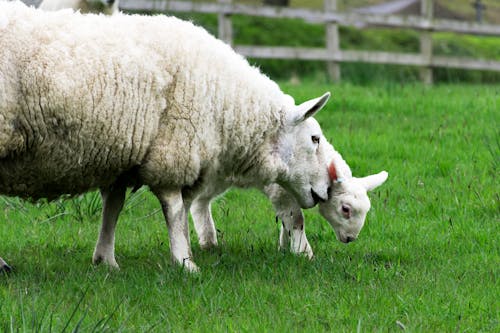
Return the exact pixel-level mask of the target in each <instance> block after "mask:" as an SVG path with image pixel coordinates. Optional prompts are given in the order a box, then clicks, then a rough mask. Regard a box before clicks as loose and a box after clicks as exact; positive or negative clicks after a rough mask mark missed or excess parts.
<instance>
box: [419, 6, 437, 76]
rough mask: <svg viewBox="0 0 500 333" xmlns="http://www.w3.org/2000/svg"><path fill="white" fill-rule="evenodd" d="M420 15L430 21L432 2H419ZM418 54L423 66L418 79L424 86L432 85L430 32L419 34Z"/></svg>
mask: <svg viewBox="0 0 500 333" xmlns="http://www.w3.org/2000/svg"><path fill="white" fill-rule="evenodd" d="M420 13H421V15H422V17H424V18H426V19H428V20H430V21H431V20H432V18H433V16H434V8H433V3H432V0H420ZM420 54H421V55H422V58H423V59H424V62H425V65H424V66H423V67H421V68H420V79H421V80H422V82H423V83H424V84H428V85H429V84H432V80H433V78H432V67H431V61H432V34H431V32H430V30H426V31H422V32H420Z"/></svg>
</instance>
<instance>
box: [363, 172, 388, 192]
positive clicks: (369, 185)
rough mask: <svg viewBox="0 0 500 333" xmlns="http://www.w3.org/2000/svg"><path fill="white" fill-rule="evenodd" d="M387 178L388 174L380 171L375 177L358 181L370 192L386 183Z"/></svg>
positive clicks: (367, 177)
mask: <svg viewBox="0 0 500 333" xmlns="http://www.w3.org/2000/svg"><path fill="white" fill-rule="evenodd" d="M388 176H389V174H388V173H387V171H382V172H380V173H377V174H375V175H371V176H366V177H363V178H359V179H358V180H359V181H360V183H361V185H363V187H364V188H366V190H367V191H371V190H373V189H375V188H377V187H379V186H380V185H382V184H383V183H384V182H385V181H386V179H387V177H388Z"/></svg>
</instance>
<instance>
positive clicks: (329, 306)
mask: <svg viewBox="0 0 500 333" xmlns="http://www.w3.org/2000/svg"><path fill="white" fill-rule="evenodd" d="M282 87H283V88H284V90H285V91H286V92H288V93H290V94H291V95H293V96H295V97H296V99H297V100H299V101H302V100H306V99H308V98H310V97H314V96H317V95H320V94H321V93H323V92H324V91H326V90H330V91H332V99H331V101H330V102H329V103H328V104H327V107H326V109H325V110H323V111H322V112H320V113H319V115H318V117H317V118H318V120H319V122H320V123H321V125H322V127H323V129H324V132H325V136H326V137H327V138H328V139H329V140H330V141H331V142H333V144H334V146H335V147H336V148H337V150H339V151H340V152H341V153H342V155H343V156H344V158H345V159H346V160H347V161H348V163H349V164H350V166H351V168H352V170H353V173H354V174H355V175H358V176H364V175H367V174H370V173H375V172H379V171H381V170H387V171H388V172H389V179H388V180H387V182H386V183H385V184H384V185H383V186H381V187H380V188H378V189H377V190H375V191H374V192H373V193H371V195H370V197H371V200H372V210H371V211H370V212H369V214H368V218H367V224H366V225H365V228H364V229H363V230H362V232H361V234H360V237H359V238H358V240H357V241H356V242H353V243H350V244H348V245H345V244H341V243H340V242H338V241H336V239H335V235H334V233H333V230H331V227H330V226H329V225H328V223H327V222H326V221H325V220H323V219H322V218H321V216H320V215H319V213H318V212H317V210H316V209H311V210H309V211H307V212H306V228H307V233H308V238H309V242H310V244H311V246H312V248H313V250H314V252H315V259H314V260H313V261H309V260H307V259H305V258H303V257H298V256H295V255H292V254H289V253H287V252H280V251H278V250H277V241H278V233H279V224H278V223H276V222H275V218H274V213H273V210H272V207H271V205H270V203H269V202H268V201H267V199H266V198H265V197H264V196H263V195H262V194H260V193H259V192H257V191H255V190H250V191H243V190H233V191H230V192H229V193H227V194H226V195H225V196H224V197H222V198H219V199H217V201H216V202H215V203H214V205H213V212H214V217H215V219H216V224H217V228H218V230H219V242H220V247H219V248H218V249H216V250H212V251H209V252H204V251H202V250H201V249H200V248H199V246H198V244H197V241H196V237H195V235H194V233H193V231H191V239H192V241H193V251H194V257H195V261H196V263H197V264H198V265H199V266H200V268H201V271H202V272H201V274H198V275H190V274H187V273H185V272H183V271H182V269H181V268H179V267H176V266H174V265H172V264H171V263H170V258H169V248H168V236H167V230H166V227H165V223H164V221H163V217H162V214H161V212H160V210H159V204H158V202H157V201H156V199H155V198H154V197H152V196H151V195H150V194H149V193H148V192H147V191H146V190H145V189H141V190H139V192H137V193H135V194H130V195H129V196H128V199H127V202H126V207H125V210H124V212H122V215H121V217H120V221H119V224H118V230H117V244H116V253H117V260H118V263H119V264H120V265H121V269H120V270H119V271H113V270H109V269H108V268H106V267H103V266H98V267H94V266H92V264H91V256H92V251H93V246H94V242H95V240H96V237H97V230H98V226H99V215H100V199H99V195H98V194H97V193H96V192H94V193H90V194H87V195H85V196H82V197H77V198H74V199H72V200H60V201H56V202H53V203H50V204H48V203H44V202H39V203H27V202H25V201H21V200H18V199H15V198H5V197H0V256H2V257H3V258H4V259H5V260H7V261H8V262H9V263H10V264H12V265H13V266H14V267H15V272H13V273H12V274H9V275H0V331H1V332H32V331H34V332H48V331H75V332H76V331H81V332H103V331H108V332H117V331H121V332H145V331H151V332H169V331H172V332H179V331H194V332H197V331H201V332H227V331H229V332H302V331H304V332H320V331H328V332H330V331H335V332H337V331H345V332H353V331H358V332H373V331H384V332H385V331H394V332H396V331H410V332H415V331H417V332H418V331H420V332H499V331H500V287H499V281H498V280H499V273H500V205H499V202H500V197H499V196H500V193H499V192H500V187H499V179H498V176H499V163H500V130H499V129H500V86H498V85H496V86H479V85H438V86H435V87H424V86H422V85H418V84H410V85H397V84H384V83H381V84H379V85H378V86H354V85H349V84H341V85H328V84H319V83H312V82H309V83H308V82H305V83H304V84H302V85H293V84H291V83H283V84H282Z"/></svg>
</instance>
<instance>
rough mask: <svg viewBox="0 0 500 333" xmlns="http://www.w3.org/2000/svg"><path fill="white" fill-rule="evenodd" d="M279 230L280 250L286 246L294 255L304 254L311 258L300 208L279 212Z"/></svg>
mask: <svg viewBox="0 0 500 333" xmlns="http://www.w3.org/2000/svg"><path fill="white" fill-rule="evenodd" d="M279 216H280V217H281V221H282V224H281V230H280V248H281V249H284V248H286V247H287V246H288V245H289V246H290V251H291V252H292V253H296V254H305V255H306V256H307V257H308V258H309V259H312V257H313V255H314V254H313V251H312V248H311V245H309V241H308V240H307V236H306V230H305V225H304V214H303V213H302V211H301V209H300V206H298V205H297V206H296V207H289V209H287V210H283V211H281V212H280V214H279Z"/></svg>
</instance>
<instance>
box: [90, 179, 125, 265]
mask: <svg viewBox="0 0 500 333" xmlns="http://www.w3.org/2000/svg"><path fill="white" fill-rule="evenodd" d="M126 190H127V188H126V186H124V185H123V184H120V183H116V184H114V185H113V186H111V187H110V188H107V189H101V197H102V224H101V230H100V232H99V239H98V240H97V244H96V246H95V250H94V255H93V256H92V262H93V263H94V264H95V265H97V264H99V263H101V262H104V263H105V264H107V265H109V266H111V267H115V268H118V264H117V262H116V260H115V227H116V223H117V221H118V215H119V214H120V211H121V210H122V208H123V203H124V201H125V192H126Z"/></svg>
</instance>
